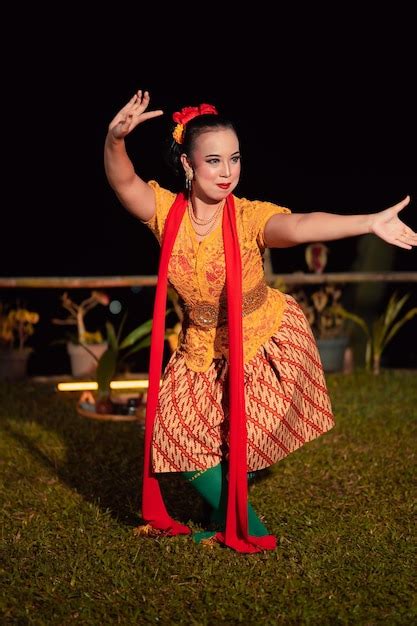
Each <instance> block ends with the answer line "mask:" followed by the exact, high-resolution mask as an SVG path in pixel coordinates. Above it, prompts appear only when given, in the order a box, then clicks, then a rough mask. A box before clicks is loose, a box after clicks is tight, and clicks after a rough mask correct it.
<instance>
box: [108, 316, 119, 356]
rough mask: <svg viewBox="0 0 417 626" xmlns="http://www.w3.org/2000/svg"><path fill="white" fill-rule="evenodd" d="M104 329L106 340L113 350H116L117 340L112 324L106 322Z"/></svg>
mask: <svg viewBox="0 0 417 626" xmlns="http://www.w3.org/2000/svg"><path fill="white" fill-rule="evenodd" d="M106 331H107V342H108V344H109V346H110V348H112V349H113V350H117V346H118V343H119V342H118V340H117V338H116V331H115V330H114V326H113V324H112V323H111V322H106Z"/></svg>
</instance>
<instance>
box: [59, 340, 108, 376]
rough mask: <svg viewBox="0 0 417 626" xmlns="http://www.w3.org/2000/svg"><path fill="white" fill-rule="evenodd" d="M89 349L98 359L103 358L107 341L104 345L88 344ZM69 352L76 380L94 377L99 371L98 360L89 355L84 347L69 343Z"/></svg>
mask: <svg viewBox="0 0 417 626" xmlns="http://www.w3.org/2000/svg"><path fill="white" fill-rule="evenodd" d="M86 345H87V348H88V349H89V350H90V352H92V353H93V354H94V355H95V356H96V357H97V359H99V358H100V357H101V355H102V354H103V352H105V351H106V350H107V347H108V344H107V342H106V341H104V342H103V343H90V344H86ZM67 351H68V354H69V357H70V361H71V374H72V375H73V376H75V377H76V378H80V377H83V376H94V374H95V373H96V369H97V361H96V359H95V358H94V357H93V356H92V355H91V354H90V353H89V352H87V350H86V349H85V348H83V346H82V345H80V344H77V343H71V342H68V343H67Z"/></svg>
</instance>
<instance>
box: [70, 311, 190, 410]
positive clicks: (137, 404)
mask: <svg viewBox="0 0 417 626" xmlns="http://www.w3.org/2000/svg"><path fill="white" fill-rule="evenodd" d="M171 311H172V309H168V310H167V312H166V314H167V315H168V314H169V313H170V312H171ZM126 317H127V313H126V314H125V315H124V317H123V319H122V321H121V323H120V326H119V328H118V331H117V332H116V330H115V328H114V325H113V324H112V323H111V322H107V323H106V329H107V349H106V350H105V351H104V352H103V354H102V355H101V356H100V358H99V359H98V364H97V370H96V381H97V392H96V394H92V393H84V394H82V395H81V398H80V400H79V403H78V412H79V413H80V414H81V415H84V416H86V417H95V418H101V419H109V420H111V419H113V420H115V421H126V420H134V419H138V417H143V415H144V411H143V409H144V407H145V403H146V392H145V393H141V394H138V393H137V394H136V397H135V398H130V399H129V400H128V402H127V403H123V402H122V403H121V402H118V399H117V398H116V397H115V396H113V395H112V390H111V385H110V383H111V381H112V380H114V379H115V378H117V376H118V375H120V372H121V369H122V367H123V365H124V364H125V363H126V362H127V360H128V359H129V357H131V356H132V355H133V354H135V353H137V352H139V350H143V349H144V348H147V347H149V345H150V342H151V332H152V319H149V320H147V321H146V322H143V323H142V324H140V325H139V326H137V327H136V328H134V329H133V330H132V331H130V332H129V333H128V334H127V335H126V336H125V337H124V338H122V332H123V328H124V325H125V322H126ZM177 334H178V328H177V325H176V326H175V327H174V328H168V329H167V330H166V333H165V338H166V339H167V340H168V343H169V347H170V349H171V351H173V350H174V349H175V348H176V345H174V343H175V342H173V338H174V337H177Z"/></svg>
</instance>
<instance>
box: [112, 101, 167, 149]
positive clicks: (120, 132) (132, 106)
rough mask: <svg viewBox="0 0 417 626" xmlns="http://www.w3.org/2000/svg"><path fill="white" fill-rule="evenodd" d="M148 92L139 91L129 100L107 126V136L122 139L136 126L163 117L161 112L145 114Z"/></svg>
mask: <svg viewBox="0 0 417 626" xmlns="http://www.w3.org/2000/svg"><path fill="white" fill-rule="evenodd" d="M149 100H150V96H149V91H144V92H143V93H142V90H141V89H139V91H138V92H137V93H135V95H134V96H133V98H131V99H130V100H129V102H128V103H127V104H126V105H125V106H124V107H123V109H121V110H120V111H119V112H118V114H117V115H116V116H115V117H114V118H113V119H112V121H111V122H110V124H109V134H111V135H112V136H113V137H114V138H115V139H123V138H124V137H126V135H128V134H129V133H131V132H132V130H133V129H134V128H136V126H137V125H138V124H142V122H146V120H150V119H152V118H153V117H159V115H163V113H164V112H163V111H162V110H160V109H158V110H157V111H148V112H147V113H145V111H146V109H147V108H148V105H149Z"/></svg>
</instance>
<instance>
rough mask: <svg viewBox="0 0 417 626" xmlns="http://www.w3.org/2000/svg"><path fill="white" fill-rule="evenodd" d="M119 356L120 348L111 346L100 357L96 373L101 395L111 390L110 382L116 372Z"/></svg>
mask: <svg viewBox="0 0 417 626" xmlns="http://www.w3.org/2000/svg"><path fill="white" fill-rule="evenodd" d="M117 357H118V350H113V348H111V347H110V348H108V349H107V350H106V352H104V353H103V354H102V355H101V357H100V359H99V362H98V365H97V374H96V378H97V385H98V393H99V395H100V394H107V393H108V392H109V390H110V382H111V380H112V378H113V376H114V374H115V372H116V365H117Z"/></svg>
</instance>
